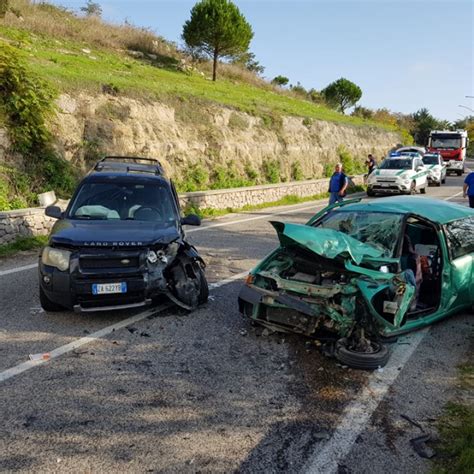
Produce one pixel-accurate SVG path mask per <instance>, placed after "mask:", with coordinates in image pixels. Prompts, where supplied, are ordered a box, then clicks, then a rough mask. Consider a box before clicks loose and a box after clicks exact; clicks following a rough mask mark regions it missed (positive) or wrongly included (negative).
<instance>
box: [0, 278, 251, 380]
mask: <svg viewBox="0 0 474 474" xmlns="http://www.w3.org/2000/svg"><path fill="white" fill-rule="evenodd" d="M247 274H248V271H245V272H242V273H238V274H237V275H233V276H232V277H230V278H226V279H225V280H221V281H218V282H216V283H212V284H210V285H209V289H211V290H215V289H217V288H220V287H221V286H224V285H227V284H228V283H231V282H233V281H235V280H239V279H242V278H244V277H245V276H246V275H247ZM171 306H172V304H171V303H166V304H163V305H161V306H158V307H156V308H150V309H148V310H146V311H143V312H142V313H139V314H136V315H135V316H131V317H129V318H127V319H124V320H122V321H119V322H118V323H115V324H112V325H111V326H107V327H105V328H103V329H100V330H99V331H96V332H94V333H92V334H90V335H89V336H86V337H81V338H79V339H76V340H75V341H72V342H70V343H68V344H65V345H63V346H60V347H57V348H56V349H53V350H52V351H50V352H46V353H47V354H49V358H48V359H46V360H44V359H42V360H28V361H26V362H22V363H21V364H18V365H15V366H13V367H11V368H9V369H6V370H4V371H3V372H0V383H1V382H5V381H6V380H8V379H11V378H12V377H15V376H17V375H20V374H22V373H23V372H26V371H27V370H30V369H33V368H34V367H38V366H39V365H42V364H45V363H46V362H49V361H50V360H52V359H56V358H58V357H60V356H62V355H64V354H67V353H68V352H71V351H73V350H75V349H77V348H79V347H81V346H84V345H86V344H90V343H91V342H96V341H98V340H99V339H102V338H104V337H105V336H107V335H109V334H111V333H112V332H114V331H116V330H119V329H122V328H124V327H126V326H129V325H130V324H134V323H137V322H139V321H142V320H143V319H145V318H147V317H148V316H153V315H155V314H157V313H160V312H162V311H164V310H165V309H168V308H170V307H171Z"/></svg>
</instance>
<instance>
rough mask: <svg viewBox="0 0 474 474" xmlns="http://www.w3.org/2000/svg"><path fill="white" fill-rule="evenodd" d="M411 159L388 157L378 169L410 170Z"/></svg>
mask: <svg viewBox="0 0 474 474" xmlns="http://www.w3.org/2000/svg"><path fill="white" fill-rule="evenodd" d="M411 163H412V160H408V159H407V160H401V159H398V158H390V159H388V160H385V161H384V162H383V163H382V164H381V165H380V169H383V170H411Z"/></svg>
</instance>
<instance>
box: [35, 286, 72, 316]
mask: <svg viewBox="0 0 474 474" xmlns="http://www.w3.org/2000/svg"><path fill="white" fill-rule="evenodd" d="M39 297H40V304H41V307H42V308H43V309H44V310H45V311H49V312H50V313H57V312H58V311H64V310H65V309H66V308H64V306H61V305H60V304H57V303H55V302H54V301H51V300H50V299H49V298H48V297H47V296H46V294H45V292H44V291H43V288H41V286H40V287H39Z"/></svg>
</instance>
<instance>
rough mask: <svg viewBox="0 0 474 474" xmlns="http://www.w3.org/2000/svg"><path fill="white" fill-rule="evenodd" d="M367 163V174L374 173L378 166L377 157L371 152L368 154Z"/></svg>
mask: <svg viewBox="0 0 474 474" xmlns="http://www.w3.org/2000/svg"><path fill="white" fill-rule="evenodd" d="M366 163H367V176H369V175H370V173H372V171H374V169H375V167H376V166H377V162H376V161H375V158H374V157H373V156H372V154H371V153H369V155H368V156H367V160H366Z"/></svg>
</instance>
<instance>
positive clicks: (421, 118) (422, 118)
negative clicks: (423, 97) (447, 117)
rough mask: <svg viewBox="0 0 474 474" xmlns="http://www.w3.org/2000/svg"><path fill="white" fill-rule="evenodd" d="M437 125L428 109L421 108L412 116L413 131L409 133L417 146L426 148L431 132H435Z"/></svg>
mask: <svg viewBox="0 0 474 474" xmlns="http://www.w3.org/2000/svg"><path fill="white" fill-rule="evenodd" d="M438 125H439V122H438V120H436V119H435V118H434V117H433V116H432V115H431V114H430V112H429V110H428V109H426V108H422V109H420V110H418V111H417V112H415V113H414V114H413V129H412V130H411V133H412V135H413V137H414V138H415V142H416V143H417V144H418V145H421V146H426V145H427V144H428V137H429V136H430V131H431V130H436V129H437V128H439V127H438Z"/></svg>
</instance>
